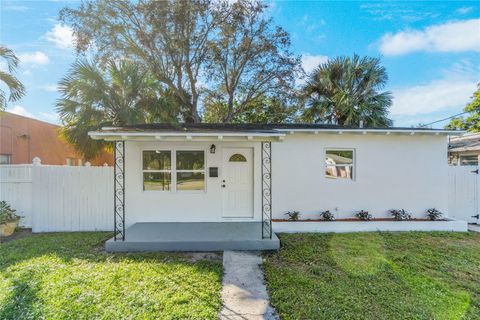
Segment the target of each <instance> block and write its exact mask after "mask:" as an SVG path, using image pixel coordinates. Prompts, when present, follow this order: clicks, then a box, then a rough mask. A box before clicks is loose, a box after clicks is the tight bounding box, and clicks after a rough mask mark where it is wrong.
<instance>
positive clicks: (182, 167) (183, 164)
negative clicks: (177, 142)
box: [176, 151, 205, 191]
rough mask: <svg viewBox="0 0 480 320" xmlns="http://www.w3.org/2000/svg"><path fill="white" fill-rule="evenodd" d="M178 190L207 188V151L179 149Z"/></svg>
mask: <svg viewBox="0 0 480 320" xmlns="http://www.w3.org/2000/svg"><path fill="white" fill-rule="evenodd" d="M176 170H177V190H179V191H185V190H205V152H204V151H177V168H176Z"/></svg>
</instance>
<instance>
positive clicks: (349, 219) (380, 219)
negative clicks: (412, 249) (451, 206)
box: [272, 218, 447, 222]
mask: <svg viewBox="0 0 480 320" xmlns="http://www.w3.org/2000/svg"><path fill="white" fill-rule="evenodd" d="M335 221H337V222H338V221H344V222H355V221H365V220H360V219H355V218H348V219H335V220H333V221H326V220H318V219H317V220H316V219H306V220H287V219H272V222H335ZM368 221H432V220H430V219H410V220H395V219H393V218H373V219H370V220H368ZM435 221H447V220H445V219H438V220H435Z"/></svg>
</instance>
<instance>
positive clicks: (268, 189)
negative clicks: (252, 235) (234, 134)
mask: <svg viewBox="0 0 480 320" xmlns="http://www.w3.org/2000/svg"><path fill="white" fill-rule="evenodd" d="M262 238H263V239H271V238H272V143H271V142H270V141H262Z"/></svg>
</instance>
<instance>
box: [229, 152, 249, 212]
mask: <svg viewBox="0 0 480 320" xmlns="http://www.w3.org/2000/svg"><path fill="white" fill-rule="evenodd" d="M222 187H223V217H225V218H253V149H252V148H225V149H223V176H222Z"/></svg>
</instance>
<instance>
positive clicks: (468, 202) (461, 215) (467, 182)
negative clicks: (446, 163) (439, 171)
mask: <svg viewBox="0 0 480 320" xmlns="http://www.w3.org/2000/svg"><path fill="white" fill-rule="evenodd" d="M478 169H479V167H477V166H450V167H449V187H450V192H449V199H448V212H449V216H450V217H452V218H455V219H459V220H464V221H467V222H470V223H480V219H479V218H478V217H474V216H476V215H478V214H479V213H480V211H479V210H480V174H479V173H478V172H479V171H478Z"/></svg>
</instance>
